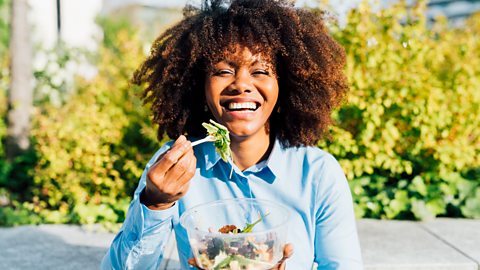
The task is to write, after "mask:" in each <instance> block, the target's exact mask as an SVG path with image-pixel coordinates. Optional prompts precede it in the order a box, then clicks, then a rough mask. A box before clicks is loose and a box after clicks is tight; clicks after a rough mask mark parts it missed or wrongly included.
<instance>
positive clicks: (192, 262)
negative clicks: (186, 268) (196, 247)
mask: <svg viewBox="0 0 480 270" xmlns="http://www.w3.org/2000/svg"><path fill="white" fill-rule="evenodd" d="M188 264H190V265H191V266H193V267H196V268H198V269H202V268H200V267H198V266H197V262H196V261H195V259H194V258H190V259H188Z"/></svg>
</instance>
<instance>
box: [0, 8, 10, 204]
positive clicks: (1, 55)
mask: <svg viewBox="0 0 480 270" xmlns="http://www.w3.org/2000/svg"><path fill="white" fill-rule="evenodd" d="M9 2H10V1H6V0H0V181H1V179H5V176H6V175H7V173H8V170H9V169H10V166H9V164H8V163H7V162H6V161H5V159H3V157H4V155H5V149H4V143H3V141H4V139H5V137H6V135H7V127H6V121H5V119H6V117H5V116H6V112H7V89H8V84H9V75H8V74H9V70H8V66H9V54H8V42H9V36H10V34H9V33H10V28H9V16H8V15H9V14H10V13H9V9H10V3H9ZM0 187H1V184H0ZM0 194H1V193H0ZM0 196H1V195H0ZM0 206H1V204H0Z"/></svg>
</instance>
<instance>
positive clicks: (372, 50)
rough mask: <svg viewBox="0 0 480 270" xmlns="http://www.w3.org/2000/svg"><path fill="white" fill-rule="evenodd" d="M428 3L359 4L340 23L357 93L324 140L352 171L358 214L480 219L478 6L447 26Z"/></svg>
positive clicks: (339, 37) (337, 34) (337, 31)
mask: <svg viewBox="0 0 480 270" xmlns="http://www.w3.org/2000/svg"><path fill="white" fill-rule="evenodd" d="M425 11H426V7H425V2H420V3H419V4H417V5H415V6H411V7H409V8H407V6H406V4H405V3H404V2H400V3H398V4H397V5H395V6H393V7H391V8H388V9H384V10H375V11H373V10H372V9H371V6H369V5H366V4H362V5H361V6H360V7H359V8H358V9H355V10H352V11H351V12H350V14H349V16H348V23H347V25H346V26H345V28H342V29H339V28H337V29H335V30H334V34H335V37H336V38H337V40H339V41H340V42H341V43H342V44H343V45H344V46H345V48H346V53H347V59H348V60H347V61H348V63H347V69H346V70H347V76H348V78H349V80H350V83H351V92H350V95H349V100H348V103H347V104H345V105H344V106H343V107H342V108H341V109H339V110H338V111H337V112H336V113H335V119H336V121H337V125H336V127H334V128H333V129H332V137H333V138H334V142H324V143H321V146H323V147H326V149H327V150H328V151H330V152H331V153H332V154H334V155H335V156H336V157H337V158H338V159H339V160H340V163H341V165H342V167H343V169H344V171H345V173H346V174H347V177H348V179H349V180H351V182H350V184H351V188H352V192H353V196H354V200H355V203H356V205H355V208H356V214H357V216H358V217H371V218H387V219H395V218H396V219H429V218H433V217H435V216H452V217H460V216H463V217H472V218H480V203H479V202H480V129H479V128H478V127H479V126H480V113H479V112H480V91H479V89H480V40H479V39H478V37H479V36H480V23H479V22H480V14H477V15H476V16H473V17H472V18H470V20H469V21H468V22H467V23H466V25H465V27H464V28H462V29H450V28H448V27H447V22H446V20H445V18H438V20H437V22H436V23H435V24H434V25H433V26H432V27H427V25H426V18H425V15H424V14H425Z"/></svg>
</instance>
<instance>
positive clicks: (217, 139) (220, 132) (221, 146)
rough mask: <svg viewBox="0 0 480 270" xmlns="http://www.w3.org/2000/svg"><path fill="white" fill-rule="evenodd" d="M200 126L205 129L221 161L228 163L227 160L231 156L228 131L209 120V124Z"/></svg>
mask: <svg viewBox="0 0 480 270" xmlns="http://www.w3.org/2000/svg"><path fill="white" fill-rule="evenodd" d="M202 126H203V127H204V128H206V129H207V133H208V137H209V138H211V141H213V145H214V146H215V148H216V150H217V152H218V153H219V154H220V156H221V157H222V159H223V160H224V161H228V158H229V157H230V156H231V155H232V153H231V151H230V136H229V135H228V134H229V133H228V129H227V128H226V127H225V126H223V125H221V124H219V123H217V122H215V121H213V120H211V119H210V124H209V123H203V124H202Z"/></svg>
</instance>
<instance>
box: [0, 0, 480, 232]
mask: <svg viewBox="0 0 480 270" xmlns="http://www.w3.org/2000/svg"><path fill="white" fill-rule="evenodd" d="M0 3H5V2H3V1H1V0H0ZM424 14H425V4H424V3H423V4H422V3H421V4H419V5H417V6H413V7H409V8H407V7H406V6H405V4H403V3H400V4H398V5H396V6H393V7H391V8H389V9H385V10H371V8H370V7H369V6H367V5H361V6H360V7H359V8H358V9H356V10H352V11H351V12H350V14H349V16H348V22H347V24H346V25H345V27H342V28H339V27H336V26H335V25H332V32H333V33H334V36H335V37H336V39H337V40H339V41H340V42H341V43H342V44H343V45H344V46H345V49H346V53H347V57H348V63H347V67H346V72H347V75H348V78H349V80H350V83H351V93H350V96H349V100H348V102H347V103H346V104H345V105H344V106H343V107H341V108H340V109H339V110H337V111H336V112H335V114H334V118H335V120H336V122H337V125H335V126H334V127H332V130H331V135H332V136H331V138H333V140H331V141H323V142H320V143H319V146H320V147H322V148H325V149H326V150H327V151H329V152H331V153H332V154H333V155H335V156H336V157H337V158H338V160H339V161H340V163H341V165H342V167H343V169H344V171H345V173H346V175H347V177H348V179H349V180H350V185H351V189H352V193H353V197H354V201H355V211H356V214H357V216H358V217H371V218H387V219H429V218H433V217H435V216H450V217H469V218H480V155H479V154H480V129H479V128H478V126H480V114H479V112H480V108H479V107H480V91H478V89H480V68H479V67H480V40H479V39H478V38H477V37H478V36H480V16H479V15H477V16H475V17H472V18H471V19H470V20H469V21H468V22H467V25H466V27H465V28H462V29H450V28H448V27H447V24H446V21H445V20H444V19H441V18H440V19H439V21H438V22H437V23H436V24H435V25H433V26H432V27H427V26H426V19H425V16H424ZM99 23H100V25H101V26H102V27H103V29H104V33H105V36H104V39H103V42H102V44H101V45H100V48H99V50H98V52H97V53H96V55H95V57H94V59H96V62H95V63H94V65H95V66H96V67H97V69H98V70H97V74H96V76H95V77H94V78H93V79H84V78H80V77H78V78H75V80H74V84H73V86H72V87H73V88H72V89H73V90H72V91H69V90H70V87H71V86H70V84H65V83H63V82H64V80H63V79H62V78H63V77H62V78H55V76H57V77H58V76H59V75H58V72H59V70H62V69H63V68H62V67H67V66H68V65H69V63H71V62H72V61H73V62H75V61H76V60H75V59H76V58H77V57H80V56H79V54H81V53H79V52H72V51H70V50H69V49H67V48H63V49H62V51H61V52H62V53H61V54H59V55H57V56H56V58H55V57H54V58H52V60H51V61H50V62H49V63H48V64H47V66H46V67H45V68H44V70H41V71H39V72H37V73H36V77H37V86H36V89H37V103H36V112H35V117H34V128H33V132H32V140H33V149H32V151H30V152H28V153H26V154H25V155H22V156H20V157H18V158H17V159H16V160H15V161H14V162H12V163H9V164H7V163H6V162H5V161H4V159H3V158H0V206H2V207H0V225H18V224H27V223H45V222H48V223H82V224H92V223H103V224H106V225H107V226H110V227H111V228H114V227H115V224H118V223H120V222H122V221H123V219H124V217H125V213H126V209H127V207H128V203H129V201H130V199H131V195H132V193H133V190H134V189H135V187H136V185H137V183H138V179H139V177H140V175H141V173H142V171H143V168H144V166H145V164H146V163H147V161H148V159H149V158H150V157H151V156H152V154H153V153H154V151H155V150H156V149H157V148H158V146H159V145H160V144H161V143H160V144H159V143H158V142H157V140H156V138H155V137H156V133H155V127H154V126H153V125H152V123H151V122H150V120H149V119H150V117H149V111H148V108H145V107H144V106H142V104H141V101H140V99H139V96H138V95H139V94H140V89H138V88H136V87H133V86H131V85H129V83H128V81H129V79H130V77H131V75H132V73H133V71H134V69H135V68H136V67H137V66H138V64H139V63H140V61H141V60H142V59H144V57H145V55H144V51H143V50H144V49H143V48H144V47H143V43H142V42H141V40H140V39H139V35H138V33H139V32H138V31H137V30H136V29H134V28H132V27H131V26H130V25H129V24H128V23H126V22H125V21H123V20H117V21H115V20H111V19H101V20H99ZM0 27H2V25H1V24H0ZM4 59H7V57H5V58H4V57H2V58H1V60H0V61H1V62H0V64H1V67H0V68H2V70H8V69H7V67H8V62H7V60H4ZM55 62H57V63H55ZM48 65H53V68H49V66H48ZM2 74H6V73H2ZM7 77H8V76H2V77H0V83H1V84H2V86H5V88H3V87H2V88H0V102H1V104H5V91H4V90H3V89H6V86H8V83H7V79H8V78H7ZM46 88H48V89H51V90H52V91H53V92H54V91H58V93H59V96H60V97H61V98H60V99H59V100H60V101H61V102H54V101H53V100H52V98H51V96H49V97H45V98H41V97H42V95H41V93H40V94H39V93H38V91H42V90H41V89H46ZM46 92H48V91H45V92H44V93H46ZM49 93H52V92H49ZM62 93H63V94H62ZM65 93H68V95H64V94H65ZM38 97H40V98H38ZM0 115H2V116H3V115H5V107H3V106H0ZM4 136H5V125H4V122H2V121H0V139H2V138H4ZM1 156H3V149H2V148H1V147H0V157H1Z"/></svg>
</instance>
